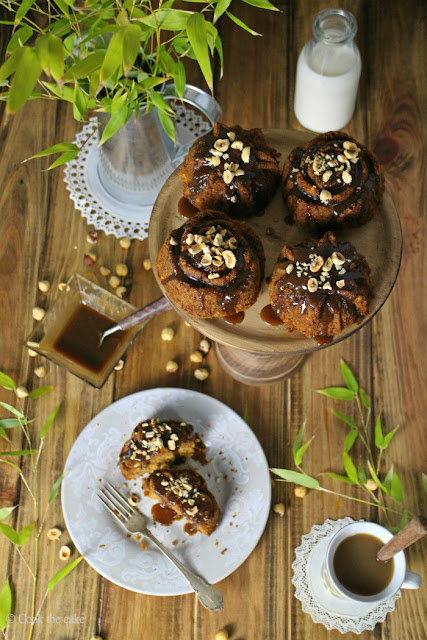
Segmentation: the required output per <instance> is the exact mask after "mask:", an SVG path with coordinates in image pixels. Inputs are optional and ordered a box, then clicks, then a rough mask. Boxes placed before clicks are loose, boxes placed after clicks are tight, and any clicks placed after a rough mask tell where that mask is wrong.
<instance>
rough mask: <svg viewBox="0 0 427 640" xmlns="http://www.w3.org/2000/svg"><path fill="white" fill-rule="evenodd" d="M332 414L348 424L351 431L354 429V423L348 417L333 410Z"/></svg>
mask: <svg viewBox="0 0 427 640" xmlns="http://www.w3.org/2000/svg"><path fill="white" fill-rule="evenodd" d="M332 413H333V414H334V416H336V417H337V418H339V419H340V420H342V421H343V422H345V423H346V424H348V426H349V427H352V428H353V429H355V428H356V423H355V421H354V420H352V419H351V418H350V416H348V415H346V414H345V413H341V411H337V410H336V409H333V410H332Z"/></svg>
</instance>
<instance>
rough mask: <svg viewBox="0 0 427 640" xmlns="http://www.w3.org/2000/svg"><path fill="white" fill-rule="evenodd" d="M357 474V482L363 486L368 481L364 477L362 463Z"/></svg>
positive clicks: (364, 472)
mask: <svg viewBox="0 0 427 640" xmlns="http://www.w3.org/2000/svg"><path fill="white" fill-rule="evenodd" d="M357 473H358V475H359V481H360V482H361V484H363V485H365V484H366V483H367V481H368V478H367V477H366V471H365V467H364V466H363V464H362V463H360V464H359V468H358V470H357Z"/></svg>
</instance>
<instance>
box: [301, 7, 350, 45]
mask: <svg viewBox="0 0 427 640" xmlns="http://www.w3.org/2000/svg"><path fill="white" fill-rule="evenodd" d="M328 18H335V19H338V20H339V22H340V25H339V26H340V27H341V29H337V27H335V32H334V30H333V29H332V28H331V27H330V28H329V29H328V28H327V24H326V23H327V20H328ZM340 19H341V20H340ZM312 32H313V37H314V39H315V40H316V41H318V42H319V41H322V42H323V43H325V44H344V43H345V42H349V41H351V40H353V38H354V37H355V35H356V33H357V21H356V18H355V17H354V15H353V14H352V13H350V11H346V10H345V9H324V10H323V11H320V12H319V13H318V14H317V15H316V17H315V18H314V20H313V27H312Z"/></svg>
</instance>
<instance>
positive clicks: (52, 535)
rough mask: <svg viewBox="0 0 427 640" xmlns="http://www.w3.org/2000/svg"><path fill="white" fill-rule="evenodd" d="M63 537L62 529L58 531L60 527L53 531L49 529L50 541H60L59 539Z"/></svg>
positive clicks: (54, 528)
mask: <svg viewBox="0 0 427 640" xmlns="http://www.w3.org/2000/svg"><path fill="white" fill-rule="evenodd" d="M61 536H62V531H61V529H58V527H53V529H49V531H48V532H47V537H48V538H49V540H58V538H60V537H61Z"/></svg>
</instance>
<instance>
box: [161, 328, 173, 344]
mask: <svg viewBox="0 0 427 640" xmlns="http://www.w3.org/2000/svg"><path fill="white" fill-rule="evenodd" d="M160 335H161V338H162V340H164V341H165V342H170V341H171V340H173V338H174V335H175V331H174V330H173V329H172V327H165V328H164V329H162V333H161V334H160Z"/></svg>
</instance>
